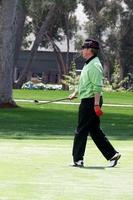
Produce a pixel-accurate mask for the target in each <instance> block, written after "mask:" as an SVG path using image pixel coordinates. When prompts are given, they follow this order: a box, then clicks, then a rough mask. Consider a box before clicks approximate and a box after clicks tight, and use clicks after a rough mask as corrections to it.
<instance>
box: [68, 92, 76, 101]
mask: <svg viewBox="0 0 133 200" xmlns="http://www.w3.org/2000/svg"><path fill="white" fill-rule="evenodd" d="M76 95H77V92H74V93H72V94H70V95H69V96H68V99H70V100H72V99H74V98H76Z"/></svg>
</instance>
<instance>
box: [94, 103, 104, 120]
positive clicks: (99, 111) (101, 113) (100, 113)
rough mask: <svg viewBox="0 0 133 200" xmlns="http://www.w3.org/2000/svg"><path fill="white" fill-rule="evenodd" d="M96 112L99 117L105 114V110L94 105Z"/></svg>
mask: <svg viewBox="0 0 133 200" xmlns="http://www.w3.org/2000/svg"><path fill="white" fill-rule="evenodd" d="M94 110H95V113H96V115H97V116H98V117H100V116H102V115H103V111H102V110H101V108H100V106H98V105H97V106H94Z"/></svg>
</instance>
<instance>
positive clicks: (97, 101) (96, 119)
mask: <svg viewBox="0 0 133 200" xmlns="http://www.w3.org/2000/svg"><path fill="white" fill-rule="evenodd" d="M98 51H99V43H98V42H97V41H95V40H92V39H87V40H85V42H84V45H83V46H82V56H83V58H84V59H85V60H86V62H85V65H84V67H83V69H82V72H81V75H80V80H79V85H78V90H77V91H75V92H74V93H72V94H71V95H70V96H69V99H73V98H75V96H76V95H77V94H78V95H79V98H80V99H81V104H80V106H79V115H78V126H77V130H76V133H75V138H74V143H73V152H72V155H73V164H72V166H75V167H83V165H84V161H83V160H84V153H85V148H86V142H87V136H88V134H89V135H90V136H91V138H92V140H93V141H94V143H95V144H96V146H97V147H98V149H99V150H100V151H101V153H102V154H103V156H104V157H105V158H106V159H107V160H109V161H110V167H114V166H116V165H117V162H118V160H119V159H120V157H121V155H120V153H119V152H117V151H116V150H115V149H114V147H113V146H112V145H111V143H110V142H109V140H108V139H107V138H106V136H105V135H104V133H103V131H102V130H101V128H100V116H102V115H103V112H102V110H101V106H102V102H103V100H102V85H103V68H102V65H101V63H100V60H99V58H98V57H97V54H98Z"/></svg>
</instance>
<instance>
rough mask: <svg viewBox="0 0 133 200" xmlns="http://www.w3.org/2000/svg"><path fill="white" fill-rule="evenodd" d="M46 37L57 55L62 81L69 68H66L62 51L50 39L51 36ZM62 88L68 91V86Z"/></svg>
mask: <svg viewBox="0 0 133 200" xmlns="http://www.w3.org/2000/svg"><path fill="white" fill-rule="evenodd" d="M46 37H47V39H48V40H49V42H51V44H52V46H53V49H54V53H55V56H56V60H57V63H58V70H59V79H60V81H61V80H62V79H64V77H63V75H66V74H67V68H66V65H65V62H64V59H63V56H62V54H61V51H60V49H59V47H58V46H57V45H56V44H55V42H54V41H53V40H52V39H51V38H50V36H49V35H48V34H46ZM62 88H63V89H64V90H68V86H66V85H64V84H62Z"/></svg>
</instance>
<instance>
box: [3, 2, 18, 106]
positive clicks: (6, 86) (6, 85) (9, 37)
mask: <svg viewBox="0 0 133 200" xmlns="http://www.w3.org/2000/svg"><path fill="white" fill-rule="evenodd" d="M18 3H19V1H18V0H14V1H11V0H3V1H2V12H1V13H2V14H1V30H0V34H1V35H0V38H1V41H0V43H1V51H0V107H1V108H3V107H17V106H16V103H15V102H14V101H13V98H12V83H13V66H14V55H15V36H14V32H15V29H16V10H17V6H18Z"/></svg>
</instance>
